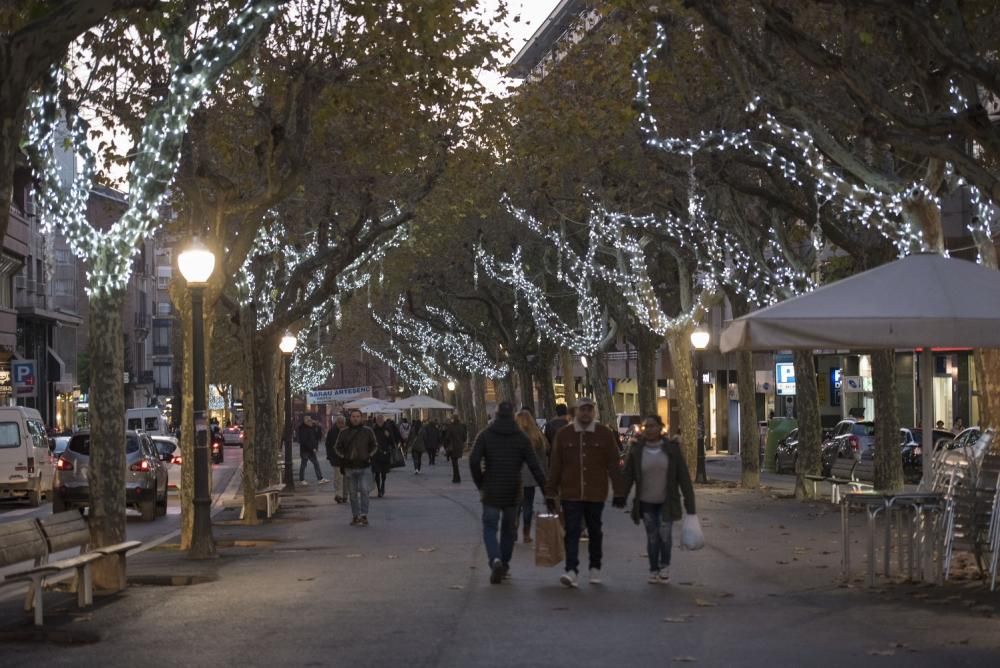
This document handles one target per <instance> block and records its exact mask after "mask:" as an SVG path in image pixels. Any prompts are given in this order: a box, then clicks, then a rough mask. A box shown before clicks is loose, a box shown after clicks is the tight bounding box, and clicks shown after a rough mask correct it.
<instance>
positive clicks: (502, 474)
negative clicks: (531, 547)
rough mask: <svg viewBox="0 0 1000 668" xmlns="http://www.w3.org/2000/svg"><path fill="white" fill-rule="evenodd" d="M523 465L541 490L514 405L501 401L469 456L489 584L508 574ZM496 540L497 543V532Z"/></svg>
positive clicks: (538, 469) (541, 477)
mask: <svg viewBox="0 0 1000 668" xmlns="http://www.w3.org/2000/svg"><path fill="white" fill-rule="evenodd" d="M525 464H527V465H528V468H529V469H530V470H531V474H532V475H533V476H535V481H536V482H537V483H538V484H539V485H540V486H541V487H543V488H544V487H545V474H544V473H542V467H541V466H540V465H539V463H538V458H537V457H535V452H534V450H533V449H532V447H531V441H529V440H528V437H527V436H526V435H525V434H524V432H522V431H521V430H520V429H519V428H518V426H517V423H516V422H515V421H514V406H513V405H512V404H511V403H510V402H509V401H504V402H501V403H500V405H499V406H498V407H497V415H496V418H495V419H494V420H493V422H492V423H491V424H490V426H488V427H487V428H486V429H484V430H483V431H481V432H480V433H479V436H477V437H476V444H475V445H474V446H473V448H472V454H471V455H470V457H469V468H470V469H471V472H472V479H473V481H475V483H476V487H477V488H478V489H479V494H480V497H481V499H482V502H483V542H484V543H485V544H486V556H487V557H488V558H489V562H490V582H491V583H492V584H499V583H500V582H501V581H502V580H503V578H504V577H505V576H506V575H507V574H508V573H509V572H510V559H511V556H512V555H513V553H514V539H515V534H516V524H515V523H516V521H517V503H518V499H519V496H520V494H521V493H522V490H521V487H522V484H523V483H522V479H521V469H522V467H523V466H524V465H525ZM498 528H499V531H500V541H499V544H498V543H497V529H498Z"/></svg>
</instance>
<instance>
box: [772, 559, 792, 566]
mask: <svg viewBox="0 0 1000 668" xmlns="http://www.w3.org/2000/svg"><path fill="white" fill-rule="evenodd" d="M774 563H776V564H778V565H779V566H787V565H788V564H789V563H790V562H787V561H782V560H781V559H779V560H778V561H776V562H774Z"/></svg>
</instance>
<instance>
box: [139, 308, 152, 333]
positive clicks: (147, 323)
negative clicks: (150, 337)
mask: <svg viewBox="0 0 1000 668" xmlns="http://www.w3.org/2000/svg"><path fill="white" fill-rule="evenodd" d="M152 327H153V317H152V316H151V315H149V314H148V313H142V312H139V313H136V314H135V328H136V330H138V331H140V332H145V333H147V334H148V333H149V330H150V329H152Z"/></svg>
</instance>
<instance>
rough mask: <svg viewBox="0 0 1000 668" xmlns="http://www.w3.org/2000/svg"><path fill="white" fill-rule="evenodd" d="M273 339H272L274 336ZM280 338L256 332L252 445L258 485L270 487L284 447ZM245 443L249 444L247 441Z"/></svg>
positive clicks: (275, 479)
mask: <svg viewBox="0 0 1000 668" xmlns="http://www.w3.org/2000/svg"><path fill="white" fill-rule="evenodd" d="M272 339H273V340H272ZM281 366H282V365H281V364H279V360H278V341H277V339H276V338H275V337H262V336H259V335H255V336H254V345H253V407H254V425H255V427H256V429H255V433H254V440H253V444H252V447H253V448H254V454H255V456H256V458H257V486H258V487H267V486H269V485H271V484H272V483H275V482H277V481H278V461H279V452H280V450H281V420H280V419H279V411H278V406H279V402H278V392H279V389H280V388H281V382H280V378H279V376H280V375H281ZM244 447H247V446H246V444H244Z"/></svg>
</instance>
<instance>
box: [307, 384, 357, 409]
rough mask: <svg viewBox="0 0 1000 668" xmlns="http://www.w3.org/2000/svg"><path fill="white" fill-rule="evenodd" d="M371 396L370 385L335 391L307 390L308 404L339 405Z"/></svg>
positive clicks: (341, 388) (342, 388)
mask: <svg viewBox="0 0 1000 668" xmlns="http://www.w3.org/2000/svg"><path fill="white" fill-rule="evenodd" d="M371 395H372V387H371V385H364V386H362V387H340V388H337V389H335V390H309V396H308V403H310V404H340V403H347V402H348V401H354V400H355V399H363V398H365V397H370V396H371Z"/></svg>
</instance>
